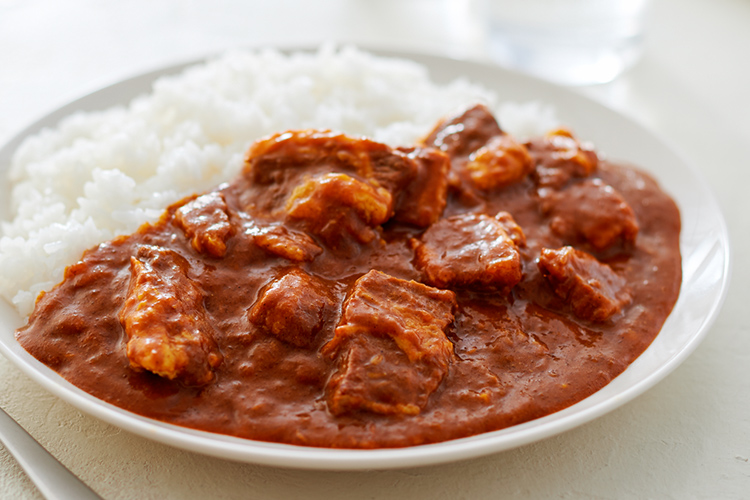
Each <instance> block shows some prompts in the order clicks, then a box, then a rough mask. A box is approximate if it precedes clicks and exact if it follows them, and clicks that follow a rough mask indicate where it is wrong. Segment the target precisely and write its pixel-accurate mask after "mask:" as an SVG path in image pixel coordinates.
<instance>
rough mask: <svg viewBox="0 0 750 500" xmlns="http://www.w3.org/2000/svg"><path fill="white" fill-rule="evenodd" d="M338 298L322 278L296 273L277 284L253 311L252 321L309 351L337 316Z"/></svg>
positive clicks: (254, 306)
mask: <svg viewBox="0 0 750 500" xmlns="http://www.w3.org/2000/svg"><path fill="white" fill-rule="evenodd" d="M333 306H334V298H333V295H332V294H331V292H330V291H329V290H328V287H327V286H326V284H325V283H323V282H322V281H321V280H319V279H318V278H314V277H313V276H310V275H309V274H307V273H306V272H304V271H303V270H301V269H292V270H291V271H289V272H288V273H286V274H285V275H283V276H282V277H281V278H279V279H277V280H275V281H273V282H272V283H271V284H270V285H269V286H268V287H266V288H265V290H263V291H262V292H261V294H260V297H259V298H258V300H257V301H256V302H255V304H254V305H253V307H252V309H251V310H250V321H252V322H253V323H254V324H256V325H258V326H260V327H262V328H264V329H265V330H266V331H268V332H270V333H272V334H274V335H276V336H277V337H278V338H279V339H281V340H283V341H285V342H289V343H290V344H294V345H296V346H297V347H309V346H310V345H311V344H312V343H313V341H314V340H315V336H316V335H317V334H318V332H319V331H320V330H321V329H322V328H323V326H324V324H325V323H326V321H327V320H328V319H330V317H331V315H332V314H333Z"/></svg>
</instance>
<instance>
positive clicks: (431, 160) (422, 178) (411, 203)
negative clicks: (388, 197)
mask: <svg viewBox="0 0 750 500" xmlns="http://www.w3.org/2000/svg"><path fill="white" fill-rule="evenodd" d="M402 151H403V152H404V153H406V154H407V155H408V158H409V159H410V160H411V161H413V162H414V165H415V172H414V175H413V177H412V178H411V179H410V180H409V183H408V184H407V185H406V186H405V187H402V188H400V190H391V193H394V196H397V197H396V198H395V199H396V203H395V210H394V215H393V219H394V220H397V221H399V222H405V223H407V224H414V225H415V226H419V227H427V226H429V225H430V224H433V223H434V222H435V221H437V220H438V219H439V218H440V216H441V215H442V213H443V209H444V208H445V204H446V202H447V197H448V171H449V170H450V166H451V165H450V159H449V157H448V155H446V154H445V153H443V152H441V151H439V150H437V149H434V148H411V149H403V150H402ZM375 178H376V179H377V178H378V177H377V175H376V176H375ZM381 184H382V182H381Z"/></svg>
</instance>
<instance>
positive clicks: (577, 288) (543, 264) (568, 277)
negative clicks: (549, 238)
mask: <svg viewBox="0 0 750 500" xmlns="http://www.w3.org/2000/svg"><path fill="white" fill-rule="evenodd" d="M537 266H538V267H539V271H540V272H541V273H542V276H544V278H545V279H546V280H547V282H549V284H550V285H551V286H552V288H553V289H554V291H555V293H556V294H557V295H558V296H559V297H561V298H562V299H564V300H565V301H566V302H567V303H568V304H569V305H570V308H571V309H572V311H573V314H575V315H576V316H578V317H579V318H581V319H584V320H588V321H596V322H603V321H607V320H608V319H609V318H611V317H612V316H613V315H615V314H617V313H618V312H619V311H620V310H621V309H622V308H623V307H624V306H625V305H627V304H628V303H629V302H630V299H631V297H630V293H629V292H628V290H627V288H626V287H625V278H623V277H621V276H619V275H618V274H617V273H615V272H614V271H613V270H612V268H610V267H609V266H608V265H606V264H603V263H601V262H599V261H598V260H597V259H596V258H595V257H594V256H592V255H590V254H588V253H586V252H584V251H581V250H576V249H575V248H573V247H563V248H560V249H557V250H550V249H548V248H543V249H542V253H541V255H540V257H539V261H538V263H537Z"/></svg>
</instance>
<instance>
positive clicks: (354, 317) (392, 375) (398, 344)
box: [322, 270, 456, 415]
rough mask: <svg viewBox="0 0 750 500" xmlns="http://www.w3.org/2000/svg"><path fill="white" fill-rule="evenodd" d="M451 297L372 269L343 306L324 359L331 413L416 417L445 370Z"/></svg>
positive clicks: (449, 355) (450, 349) (449, 350)
mask: <svg viewBox="0 0 750 500" xmlns="http://www.w3.org/2000/svg"><path fill="white" fill-rule="evenodd" d="M455 307H456V298H455V294H454V293H453V292H451V291H447V290H438V289H436V288H432V287H428V286H426V285H423V284H421V283H417V282H415V281H407V280H402V279H398V278H394V277H393V276H389V275H387V274H384V273H381V272H379V271H375V270H372V271H370V272H369V273H367V274H365V275H364V276H362V277H360V278H359V279H358V280H357V281H356V282H355V283H354V286H353V289H352V291H351V293H350V295H349V297H348V298H347V299H346V301H345V302H344V306H343V312H342V316H341V320H340V321H339V324H338V326H337V327H336V330H335V332H334V337H333V339H332V340H331V341H330V342H329V343H328V344H326V345H325V346H324V347H323V350H322V352H323V353H324V354H338V355H339V359H340V362H341V364H340V367H339V370H338V372H337V373H336V374H335V375H334V376H333V377H332V378H331V380H330V382H329V384H328V405H329V409H330V411H331V412H332V413H334V414H335V415H339V414H342V413H347V412H350V411H357V410H367V411H371V412H375V413H381V414H399V413H401V414H407V415H415V414H417V413H419V412H420V411H421V409H422V408H424V406H425V405H426V404H427V400H428V398H429V396H430V394H431V393H432V392H433V391H435V389H437V387H438V386H439V385H440V382H441V381H442V379H443V377H444V376H445V374H446V373H447V371H448V366H449V364H450V362H451V359H452V357H453V344H452V343H451V342H450V340H448V338H447V337H446V336H445V330H446V328H448V326H449V325H450V324H451V323H452V322H453V311H454V309H455Z"/></svg>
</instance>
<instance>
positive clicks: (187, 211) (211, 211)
mask: <svg viewBox="0 0 750 500" xmlns="http://www.w3.org/2000/svg"><path fill="white" fill-rule="evenodd" d="M174 221H175V224H176V225H177V227H179V228H180V229H182V230H183V231H184V232H185V236H186V237H187V238H190V243H191V244H192V245H193V248H195V250H196V251H198V252H202V253H205V254H207V255H210V256H211V257H223V256H224V254H225V253H226V251H227V245H226V242H227V240H228V239H229V237H230V236H231V235H232V233H233V230H232V225H231V224H230V222H229V215H228V211H227V204H226V202H225V201H224V198H223V197H222V195H221V193H217V192H213V193H208V194H204V195H203V196H198V197H197V198H195V199H194V200H192V201H190V202H188V203H186V204H184V205H183V206H181V207H180V208H178V209H177V211H176V212H175V214H174Z"/></svg>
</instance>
